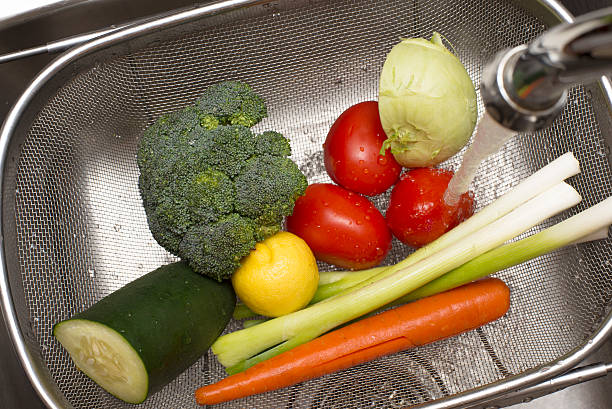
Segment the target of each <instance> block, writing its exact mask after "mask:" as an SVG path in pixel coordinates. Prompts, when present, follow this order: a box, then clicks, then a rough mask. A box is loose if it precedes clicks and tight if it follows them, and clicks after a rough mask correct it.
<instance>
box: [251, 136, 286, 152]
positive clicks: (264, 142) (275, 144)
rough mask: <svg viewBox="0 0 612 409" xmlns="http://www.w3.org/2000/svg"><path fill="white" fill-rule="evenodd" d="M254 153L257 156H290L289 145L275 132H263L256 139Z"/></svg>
mask: <svg viewBox="0 0 612 409" xmlns="http://www.w3.org/2000/svg"><path fill="white" fill-rule="evenodd" d="M255 153H257V154H258V155H265V154H268V155H276V156H289V155H291V145H289V141H288V140H287V138H285V137H284V136H283V135H281V134H280V133H278V132H275V131H265V132H264V133H262V134H261V135H259V136H258V138H257V143H256V144H255Z"/></svg>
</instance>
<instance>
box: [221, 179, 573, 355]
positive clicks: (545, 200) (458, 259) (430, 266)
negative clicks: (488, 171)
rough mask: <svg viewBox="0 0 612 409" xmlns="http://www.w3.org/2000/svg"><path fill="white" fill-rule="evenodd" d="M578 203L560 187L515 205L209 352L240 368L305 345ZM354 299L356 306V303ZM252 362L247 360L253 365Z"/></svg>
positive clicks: (569, 189) (569, 190)
mask: <svg viewBox="0 0 612 409" xmlns="http://www.w3.org/2000/svg"><path fill="white" fill-rule="evenodd" d="M579 201H580V195H579V194H578V193H577V192H576V191H575V190H574V189H573V188H572V187H571V186H569V185H567V184H566V183H558V184H556V185H555V186H553V187H552V188H550V189H548V190H546V191H545V192H543V193H541V194H539V195H537V196H536V197H534V198H533V199H531V200H529V201H527V202H526V203H524V204H522V205H520V206H518V207H515V210H513V211H511V212H509V213H507V214H506V215H505V216H503V217H501V218H499V219H498V220H496V221H494V222H493V223H490V224H488V225H486V223H485V226H484V227H482V228H481V229H480V230H478V231H476V232H474V233H471V234H469V235H467V236H465V237H464V238H463V239H462V240H456V241H455V242H454V243H452V244H450V245H448V246H447V247H446V248H445V249H444V251H439V252H437V253H433V254H427V256H425V257H424V258H422V259H420V260H419V261H417V262H415V263H413V264H411V265H409V266H407V267H400V268H399V269H395V270H394V272H393V273H392V274H390V275H387V276H384V277H382V278H380V279H378V280H377V281H375V282H371V283H368V284H366V285H363V286H361V287H360V288H358V289H356V290H354V291H350V292H344V293H341V294H339V295H336V296H334V297H331V298H328V299H326V300H324V301H321V302H319V303H317V304H314V305H312V306H309V307H307V308H305V309H302V310H299V311H296V312H294V313H291V314H287V315H284V316H281V317H278V318H274V319H272V320H269V321H266V322H263V323H261V324H259V325H256V326H253V327H250V328H246V329H243V330H239V331H235V332H232V333H229V334H227V335H223V336H221V337H219V338H218V339H217V340H216V341H215V343H214V344H213V345H212V351H213V352H214V353H215V354H216V355H217V358H218V360H219V362H220V363H221V364H222V365H224V366H226V367H228V366H234V365H237V364H240V363H241V361H243V360H247V359H249V358H251V357H253V356H254V355H256V354H258V353H260V352H262V351H265V350H267V349H269V348H272V347H275V346H277V345H278V344H281V343H282V342H284V341H286V342H287V343H288V344H291V345H290V346H291V347H294V346H296V345H298V344H301V343H304V342H307V341H309V340H311V339H313V338H315V337H317V336H319V335H321V334H323V333H325V332H327V331H329V330H331V329H332V328H334V327H336V326H338V325H341V324H343V323H345V322H348V321H350V320H353V319H355V318H357V317H359V316H361V315H364V314H366V313H368V312H370V311H373V310H375V309H377V308H379V307H382V306H383V305H385V304H388V303H389V302H391V301H393V300H395V299H397V298H399V297H401V296H403V295H405V294H407V293H409V292H411V291H414V290H415V289H417V288H419V287H421V286H423V285H425V284H426V283H428V282H430V281H432V280H434V279H436V278H438V277H440V276H441V275H443V274H444V273H446V272H448V271H450V270H452V269H454V268H457V267H459V266H460V265H462V264H464V263H466V262H468V261H469V260H471V259H473V258H474V257H477V256H479V255H480V254H483V253H485V252H487V251H490V250H492V249H494V248H496V247H498V246H500V245H502V244H503V243H504V242H505V241H507V240H510V239H512V238H514V237H516V236H517V235H519V234H521V233H523V232H524V231H526V230H528V229H529V228H531V227H533V226H535V225H536V224H538V223H540V222H541V221H543V220H545V219H547V218H548V217H550V216H552V215H554V214H557V213H558V212H560V211H562V210H564V209H567V208H568V207H571V206H573V205H575V204H576V203H578V202H579ZM496 203H497V201H496ZM486 209H487V208H485V209H483V211H486ZM494 213H495V214H497V213H496V212H494ZM475 216H476V215H474V216H473V217H472V218H474V217H475ZM472 218H470V219H468V221H469V220H471V219H472ZM463 224H465V223H463ZM413 254H416V253H413ZM400 264H401V263H400ZM391 269H393V268H391ZM388 270H390V269H387V270H385V273H386V272H387V271H388ZM367 281H370V280H366V282H367ZM356 300H358V302H355V301H356ZM275 349H276V351H275V352H276V353H280V352H283V351H284V350H285V349H286V348H283V345H281V346H279V347H277V348H275ZM250 361H251V360H250ZM256 362H257V360H256V359H254V360H253V361H251V363H256Z"/></svg>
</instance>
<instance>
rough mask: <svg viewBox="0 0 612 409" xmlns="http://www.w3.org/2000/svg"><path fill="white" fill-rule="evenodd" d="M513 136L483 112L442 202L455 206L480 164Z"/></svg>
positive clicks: (513, 132)
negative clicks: (472, 138)
mask: <svg viewBox="0 0 612 409" xmlns="http://www.w3.org/2000/svg"><path fill="white" fill-rule="evenodd" d="M515 134H516V132H515V131H513V130H511V129H508V128H505V127H503V126H501V125H500V124H499V123H498V122H497V121H495V120H494V119H493V118H491V116H490V115H489V114H488V113H487V112H485V114H484V115H483V117H482V118H481V119H480V121H479V122H478V124H477V125H476V134H475V135H474V140H473V141H472V144H471V145H470V146H469V147H468V149H467V150H466V151H465V154H464V155H463V160H462V162H461V166H460V167H459V170H457V172H455V175H454V176H453V177H452V178H451V180H450V182H449V183H448V187H447V188H446V192H444V202H445V203H446V204H447V205H449V206H454V205H456V204H457V203H458V202H459V197H460V196H461V195H462V194H464V193H465V192H467V191H468V189H469V187H470V183H472V180H473V179H474V176H475V175H476V171H477V170H478V167H479V166H480V163H481V162H482V161H484V160H485V159H486V158H487V157H489V155H492V154H494V153H495V152H497V151H499V150H500V149H501V147H502V146H503V145H504V143H506V141H508V139H510V138H511V137H512V136H514V135H515Z"/></svg>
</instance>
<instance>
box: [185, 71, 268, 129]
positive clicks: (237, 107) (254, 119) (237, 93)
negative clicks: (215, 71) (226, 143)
mask: <svg viewBox="0 0 612 409" xmlns="http://www.w3.org/2000/svg"><path fill="white" fill-rule="evenodd" d="M196 108H197V109H198V110H199V111H200V112H202V113H204V114H205V115H211V116H213V117H215V118H217V120H218V121H219V123H220V124H222V125H243V126H246V127H251V126H253V125H255V124H256V123H258V122H259V121H261V120H262V119H263V118H265V117H266V116H268V112H267V110H266V105H265V103H264V101H263V99H262V98H261V97H260V96H259V95H257V94H255V93H254V92H253V90H252V89H251V87H249V86H248V85H247V84H245V83H242V82H239V81H225V82H221V83H218V84H214V85H211V86H210V87H208V88H207V89H206V90H205V91H204V94H203V95H202V96H201V97H200V98H198V100H197V101H196Z"/></svg>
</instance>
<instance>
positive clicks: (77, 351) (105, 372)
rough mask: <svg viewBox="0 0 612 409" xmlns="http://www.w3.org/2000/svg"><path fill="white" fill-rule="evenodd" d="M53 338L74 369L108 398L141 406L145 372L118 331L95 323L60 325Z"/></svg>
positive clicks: (145, 391) (76, 321) (145, 390)
mask: <svg viewBox="0 0 612 409" xmlns="http://www.w3.org/2000/svg"><path fill="white" fill-rule="evenodd" d="M53 334H54V335H55V337H56V338H57V340H58V341H59V342H60V343H61V344H62V346H63V347H64V348H65V349H66V350H67V351H68V352H69V353H70V357H71V358H72V360H73V361H74V363H75V365H76V367H77V368H78V369H80V370H81V371H83V372H84V373H85V375H87V376H88V377H90V378H91V379H92V380H93V381H94V382H96V383H97V384H98V385H100V386H101V387H102V388H104V389H105V390H106V391H107V392H109V393H110V394H112V395H114V396H116V397H117V398H119V399H121V400H123V401H125V402H128V403H141V402H143V401H144V400H145V399H146V397H147V394H148V389H149V376H148V374H147V370H146V368H145V366H144V364H143V362H142V360H141V358H140V356H139V355H138V352H136V351H135V350H134V348H132V346H131V345H130V343H129V342H128V341H127V340H126V339H125V338H124V337H123V336H122V335H121V334H119V333H118V332H117V331H115V330H113V329H112V328H109V327H107V326H106V325H104V324H100V323H98V322H94V321H88V320H84V319H70V320H66V321H62V322H60V323H59V324H57V325H56V326H55V327H54V329H53Z"/></svg>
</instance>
